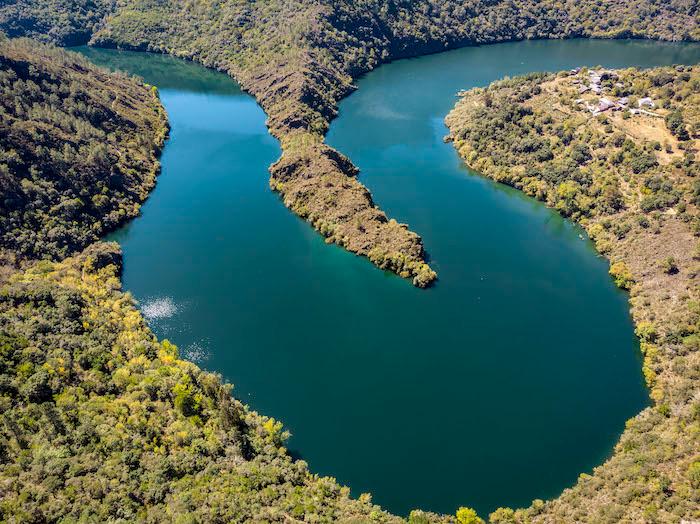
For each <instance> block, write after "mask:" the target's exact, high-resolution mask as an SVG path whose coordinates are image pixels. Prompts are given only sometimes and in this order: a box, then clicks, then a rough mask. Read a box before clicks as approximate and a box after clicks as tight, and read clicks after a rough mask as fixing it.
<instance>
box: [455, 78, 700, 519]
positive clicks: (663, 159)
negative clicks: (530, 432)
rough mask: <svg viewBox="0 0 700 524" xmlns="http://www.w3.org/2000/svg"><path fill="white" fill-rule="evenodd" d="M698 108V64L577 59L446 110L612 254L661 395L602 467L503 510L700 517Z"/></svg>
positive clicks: (473, 145) (562, 515) (502, 177)
mask: <svg viewBox="0 0 700 524" xmlns="http://www.w3.org/2000/svg"><path fill="white" fill-rule="evenodd" d="M698 108H700V67H698V66H694V67H685V66H678V67H662V68H657V69H650V70H637V69H624V70H607V69H602V68H592V69H588V68H576V69H574V70H571V71H563V72H561V73H558V74H531V75H527V76H523V77H517V78H512V79H505V80H501V81H498V82H495V83H493V84H492V85H490V86H489V87H487V88H479V89H473V90H471V91H467V92H466V93H462V95H461V98H460V100H459V102H458V103H457V105H456V107H455V108H454V110H453V111H452V112H451V113H450V114H449V115H448V117H447V119H446V123H447V125H448V127H449V129H450V135H449V136H448V139H449V140H451V141H452V142H453V143H454V146H455V148H456V149H457V151H458V152H459V154H460V156H462V158H463V159H464V160H465V162H466V163H467V165H468V166H470V167H471V168H472V169H474V170H475V171H476V172H478V173H479V174H481V175H483V176H486V177H489V178H492V179H493V180H496V181H498V182H501V183H504V184H508V185H510V186H513V187H516V188H518V189H520V190H522V191H524V192H525V193H527V194H528V195H531V196H533V197H535V198H537V199H539V200H542V201H543V202H545V203H546V204H547V205H548V206H550V207H552V208H554V209H556V210H557V211H559V212H560V213H561V214H562V215H564V216H567V217H570V218H571V219H572V220H574V221H576V222H578V223H579V224H581V225H582V226H583V227H584V228H585V229H586V231H587V232H588V234H589V235H590V237H591V238H592V239H593V241H594V242H595V246H596V248H597V249H598V251H599V252H600V253H602V254H604V255H605V256H606V257H608V258H609V259H610V262H611V265H610V274H611V276H612V278H613V279H614V280H615V283H616V284H617V285H618V286H619V287H621V288H623V289H626V290H629V291H630V304H631V309H632V315H633V317H634V321H635V324H636V333H637V336H638V337H639V339H640V341H641V349H642V353H643V356H644V362H643V372H644V376H645V378H646V382H647V385H648V386H649V388H650V389H651V397H652V400H653V402H654V405H653V406H652V407H650V408H648V409H646V410H644V411H643V412H642V413H641V414H639V415H638V416H637V417H635V418H633V419H631V420H630V421H629V422H628V424H627V429H626V430H625V432H624V434H623V435H622V438H621V440H620V442H619V443H618V445H617V447H616V449H615V453H614V455H613V456H612V457H611V458H610V459H609V460H608V461H607V462H606V463H605V464H603V465H602V466H600V467H599V468H597V469H596V470H595V471H594V473H593V475H581V477H580V479H579V482H578V483H577V484H576V486H575V487H573V488H571V489H568V490H566V491H565V492H564V494H563V495H562V496H561V497H559V498H558V499H555V500H553V501H551V502H547V503H546V504H538V505H537V508H536V511H533V508H535V506H533V508H530V510H528V511H525V512H523V511H520V512H515V513H513V512H512V511H510V510H499V511H497V512H496V514H495V517H493V516H492V520H493V521H494V522H552V521H554V522H578V521H581V520H582V519H585V520H587V521H591V522H613V521H614V522H618V521H627V522H646V521H648V520H649V519H653V520H654V521H658V522H677V521H679V520H680V519H681V518H690V519H693V518H698V516H699V515H698V507H700V506H699V504H698V503H699V501H700V498H699V497H700V491H699V488H700V448H699V447H698V431H700V416H699V415H700V403H699V402H698V398H699V396H700V390H699V389H698V382H697V371H698V369H699V368H700V351H699V350H700V344H699V342H700V287H699V286H698V275H700V240H699V239H698V238H699V236H700V214H699V212H698V204H699V203H700V200H699V198H698V195H700V185H699V183H698V181H697V179H698V175H700V164H699V163H698V161H697V156H696V155H697V154H698V145H699V144H700V140H698V139H700V111H699V110H698Z"/></svg>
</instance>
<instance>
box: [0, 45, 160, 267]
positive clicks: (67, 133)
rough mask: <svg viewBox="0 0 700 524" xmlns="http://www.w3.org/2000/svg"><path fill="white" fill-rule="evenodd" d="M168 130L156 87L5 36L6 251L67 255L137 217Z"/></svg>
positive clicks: (2, 216) (1, 208)
mask: <svg viewBox="0 0 700 524" xmlns="http://www.w3.org/2000/svg"><path fill="white" fill-rule="evenodd" d="M166 134H167V120H166V116H165V111H164V110H163V107H162V106H161V104H160V101H159V100H158V93H157V91H156V90H155V88H149V87H147V86H144V85H142V84H141V83H139V82H137V81H135V80H134V79H132V78H128V77H126V76H124V75H113V74H109V73H107V72H106V71H104V70H101V69H98V68H97V67H95V66H93V65H92V64H90V63H89V62H88V61H87V60H85V59H84V58H82V57H80V56H78V55H76V54H74V53H67V52H65V51H62V50H60V49H56V48H49V47H47V46H45V45H41V44H36V43H33V42H32V41H30V40H7V39H6V40H4V41H0V191H1V192H2V196H3V198H2V200H0V252H2V251H4V252H5V254H6V256H8V257H9V256H10V253H11V254H12V256H15V255H16V256H17V257H19V259H20V260H21V259H33V258H41V257H50V258H54V259H60V258H63V257H65V256H67V255H69V254H71V253H73V252H75V251H76V250H78V249H82V248H84V247H85V246H87V245H88V244H90V243H92V242H94V241H96V240H98V239H99V238H100V237H101V236H102V235H103V234H104V233H105V232H107V231H109V230H111V229H114V228H115V227H116V226H117V225H119V224H121V223H123V222H124V220H126V219H128V218H133V217H134V216H136V215H137V214H138V210H139V204H140V203H141V202H142V201H143V200H144V199H145V198H146V196H147V195H148V192H149V191H150V190H151V189H152V188H153V185H154V184H155V178H156V174H157V172H158V169H159V167H160V166H159V163H158V160H157V156H158V154H159V152H160V149H161V148H162V146H163V142H164V140H165V136H166Z"/></svg>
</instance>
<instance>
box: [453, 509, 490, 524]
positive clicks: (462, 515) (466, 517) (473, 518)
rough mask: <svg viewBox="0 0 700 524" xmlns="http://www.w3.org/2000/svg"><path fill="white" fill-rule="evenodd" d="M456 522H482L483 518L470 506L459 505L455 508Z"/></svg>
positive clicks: (459, 523) (472, 523)
mask: <svg viewBox="0 0 700 524" xmlns="http://www.w3.org/2000/svg"><path fill="white" fill-rule="evenodd" d="M457 522H458V524H484V520H483V519H481V518H479V515H477V514H476V511H474V510H473V509H472V508H465V507H461V508H459V509H458V510H457Z"/></svg>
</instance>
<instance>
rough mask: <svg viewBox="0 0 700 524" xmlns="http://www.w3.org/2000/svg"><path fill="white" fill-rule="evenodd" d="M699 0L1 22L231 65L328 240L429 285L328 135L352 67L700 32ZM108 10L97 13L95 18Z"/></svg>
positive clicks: (402, 233)
mask: <svg viewBox="0 0 700 524" xmlns="http://www.w3.org/2000/svg"><path fill="white" fill-rule="evenodd" d="M696 16H697V14H696V13H695V10H694V8H693V2H691V1H689V0H673V1H671V2H664V3H663V4H658V3H656V2H652V1H650V0H644V1H642V2H639V3H636V4H634V5H632V4H630V3H628V2H625V1H623V0H607V1H606V2H603V3H602V5H601V4H600V2H598V1H595V0H585V1H583V2H573V1H567V2H557V1H553V0H548V1H545V2H537V1H534V0H519V1H517V2H513V1H505V0H498V1H495V2H469V3H467V4H463V3H462V2H460V1H457V0H449V1H447V2H436V1H430V0H419V1H394V0H391V1H389V0H366V1H361V2H355V1H349V0H343V1H341V2H336V1H332V2H331V1H329V0H324V1H321V2H315V1H313V2H312V1H310V0H293V1H290V2H288V1H281V0H256V1H253V2H241V1H239V0H228V1H226V2H217V3H209V2H186V3H181V2H178V1H174V0H164V1H162V2H151V1H144V0H129V1H126V2H118V3H112V2H104V1H99V2H92V1H91V2H80V1H78V0H73V1H72V2H68V3H66V4H65V5H63V6H61V5H55V4H54V3H47V4H45V5H44V4H41V5H36V4H35V3H34V2H31V1H29V0H12V1H11V2H9V3H7V4H6V5H5V6H3V7H0V29H2V30H4V31H6V32H7V33H8V34H9V35H10V36H20V35H29V36H37V37H39V38H43V39H48V40H51V41H54V42H58V43H75V42H76V40H79V39H81V38H82V39H83V40H84V41H87V40H88V38H87V33H86V30H87V29H89V28H93V29H94V32H93V33H92V35H91V38H90V41H91V42H92V43H93V44H95V45H102V46H116V47H124V48H131V49H138V50H147V51H155V52H164V53H171V54H173V55H175V56H179V57H184V58H190V59H194V60H197V61H199V62H201V63H202V64H204V65H206V66H208V67H213V68H216V69H219V70H221V71H224V72H226V73H228V74H230V75H232V76H233V77H235V78H236V80H237V81H238V82H239V83H240V84H241V86H242V87H243V88H244V89H246V90H247V91H249V92H250V93H252V94H253V95H254V96H255V97H256V98H257V99H258V101H259V103H260V105H261V106H262V107H263V109H264V110H265V112H266V113H267V114H268V117H269V120H268V125H269V128H270V132H271V133H272V134H273V135H274V136H276V137H277V138H279V139H280V141H281V143H282V148H283V155H282V158H281V159H280V161H279V162H277V163H275V164H274V165H273V166H272V167H271V187H272V188H273V189H275V190H277V191H279V192H280V194H281V196H282V199H283V201H284V203H285V205H287V206H288V207H289V208H290V209H292V210H293V211H294V212H296V213H297V214H299V215H300V216H302V217H304V218H306V219H307V220H308V221H309V222H310V223H311V224H312V225H313V226H314V227H315V228H316V229H317V230H319V231H320V232H321V233H322V234H323V235H324V236H325V237H326V239H327V240H328V242H334V243H337V244H339V245H342V246H344V247H345V248H346V249H348V250H350V251H352V252H355V253H358V254H361V255H365V256H368V257H369V258H370V260H372V261H373V262H374V263H375V264H377V265H378V266H379V267H381V268H384V269H388V270H392V271H394V272H396V273H399V274H401V275H403V276H406V277H410V278H412V279H413V283H414V284H415V285H417V286H419V287H426V286H428V285H430V283H432V282H433V281H434V280H435V279H436V278H437V274H436V273H435V272H434V271H433V270H432V269H431V268H430V267H429V266H428V264H427V263H426V257H425V253H424V247H423V243H422V240H421V238H420V236H419V235H418V234H416V233H413V232H412V231H410V230H409V229H408V227H404V226H401V225H399V224H397V223H396V222H395V221H391V220H389V219H388V218H387V216H386V214H385V213H384V212H382V211H381V210H380V209H378V208H377V206H376V205H375V204H374V202H373V201H372V198H371V195H370V193H369V191H367V190H366V188H364V186H362V185H361V183H360V182H358V181H357V179H356V178H355V177H356V175H357V169H355V168H354V167H353V166H352V163H351V162H350V161H344V160H343V161H338V160H339V159H341V158H343V157H342V155H341V153H338V152H336V151H332V152H331V151H330V149H331V148H329V147H328V146H326V145H324V144H323V136H324V135H325V133H326V131H327V129H328V123H329V120H330V119H332V118H333V117H334V116H335V115H336V112H337V103H338V101H339V100H340V99H341V98H342V97H344V96H347V95H348V94H349V93H350V92H351V91H352V90H353V84H352V81H353V78H355V77H357V76H358V75H360V74H362V73H364V72H366V71H369V70H371V69H373V68H374V67H376V66H377V65H379V64H381V63H382V62H386V61H389V60H392V59H396V58H402V57H408V56H416V55H420V54H425V53H432V52H437V51H443V50H446V49H450V48H454V47H458V46H464V45H473V44H483V43H493V42H502V41H507V40H521V39H526V38H565V37H569V38H571V37H581V36H594V37H601V38H624V37H637V38H655V39H662V40H698V39H699V38H700V29H698V24H697V19H696ZM96 20H99V21H96Z"/></svg>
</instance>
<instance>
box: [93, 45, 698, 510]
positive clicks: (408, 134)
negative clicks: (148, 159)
mask: <svg viewBox="0 0 700 524" xmlns="http://www.w3.org/2000/svg"><path fill="white" fill-rule="evenodd" d="M84 52H85V53H86V54H87V55H88V56H90V57H91V58H92V59H93V60H95V61H97V62H99V63H102V64H105V65H109V66H112V67H118V68H121V69H127V70H129V71H132V72H135V73H138V74H140V75H142V76H143V77H144V78H145V79H146V80H147V81H148V82H150V83H153V84H155V85H157V86H159V87H160V90H161V96H162V99H163V102H164V104H165V106H166V108H167V110H168V113H169V116H170V120H171V124H172V135H171V139H170V141H169V142H168V144H167V146H166V149H165V151H164V154H163V158H162V163H163V172H162V175H161V178H160V180H159V182H158V186H157V188H156V190H155V191H154V192H153V196H152V197H151V198H150V199H149V200H148V202H147V203H146V205H144V207H143V216H142V217H141V218H139V219H137V220H135V221H134V222H132V223H131V224H130V225H128V226H127V227H125V228H124V229H123V230H122V231H120V232H118V233H117V234H116V235H115V238H116V239H118V240H119V241H120V242H121V243H122V245H123V247H124V252H125V273H124V282H125V286H126V288H127V289H129V290H130V291H132V292H133V294H134V295H135V296H136V297H137V299H138V300H139V301H140V302H141V305H142V308H143V309H144V311H145V313H146V314H147V316H148V317H149V318H150V320H151V325H152V326H153V328H154V330H155V331H156V333H157V334H158V335H159V336H161V337H167V338H170V339H171V340H173V341H174V342H176V343H177V344H178V345H179V346H180V347H181V349H182V352H183V354H184V355H185V356H186V357H188V358H191V359H192V360H195V361H197V362H198V363H200V364H201V365H202V366H203V367H205V368H207V369H210V370H215V371H218V372H220V373H222V374H223V376H224V377H225V378H226V379H227V380H229V381H231V382H233V383H234V384H235V385H236V388H235V394H236V395H237V396H238V397H240V398H242V399H243V400H244V401H246V402H248V403H249V404H250V406H251V407H253V408H254V409H256V410H259V411H261V412H262V413H265V414H267V415H271V416H274V417H277V418H279V419H281V420H282V421H283V422H284V423H285V425H286V426H287V428H288V429H290V430H291V432H292V433H293V437H292V439H291V440H290V442H289V445H290V448H291V449H292V451H293V452H294V453H295V454H298V455H300V456H301V457H303V458H304V459H305V460H306V461H308V462H309V464H310V467H311V469H312V471H314V472H316V473H319V474H323V475H332V476H335V477H336V478H337V479H338V480H339V481H340V482H341V483H344V484H347V485H349V486H350V487H351V488H352V490H353V493H355V494H359V493H361V492H366V491H369V492H371V493H372V494H373V497H374V500H375V501H376V502H377V503H380V504H382V505H383V506H385V507H386V508H388V509H389V510H391V511H394V512H397V513H399V514H406V513H407V512H408V511H409V510H410V509H411V508H416V507H420V508H424V509H428V510H434V511H441V512H450V513H451V512H453V511H454V510H455V509H456V507H457V506H459V505H467V506H473V507H475V508H476V509H477V510H478V511H479V512H480V513H482V514H483V515H485V514H486V513H487V512H488V511H491V510H493V509H494V508H495V507H497V506H499V505H509V506H519V505H525V504H528V503H529V502H530V500H531V499H533V498H535V497H540V498H547V497H552V496H555V495H557V494H558V493H559V492H560V491H561V490H562V489H563V488H565V487H567V486H569V485H571V484H572V483H573V482H575V480H576V477H577V475H578V474H579V473H580V472H582V471H590V470H591V468H592V467H593V466H595V465H597V464H599V463H600V462H602V461H603V460H604V459H605V457H606V456H607V455H608V454H609V453H610V451H611V449H612V446H613V444H614V442H615V441H616V439H617V438H618V436H619V434H620V432H621V431H622V429H623V427H624V422H625V420H626V419H627V418H629V417H631V416H633V415H634V414H635V413H637V412H638V411H640V410H641V409H642V408H643V407H644V406H645V405H646V403H647V395H646V391H645V389H644V386H643V381H642V377H641V373H640V358H639V354H638V345H637V342H636V340H635V338H634V335H633V329H632V324H631V321H630V318H629V315H628V308H627V302H626V300H627V299H626V296H625V295H624V294H623V293H621V292H619V291H618V290H616V289H615V288H614V286H613V284H612V283H611V281H610V279H609V278H608V275H607V264H606V262H605V261H604V260H603V259H601V258H599V257H597V256H596V254H595V252H594V251H593V249H592V247H591V245H590V242H589V241H588V240H585V239H583V238H582V237H581V231H579V229H577V228H576V227H574V226H572V225H571V224H569V223H567V222H566V221H564V220H562V219H561V218H559V217H558V216H557V215H556V214H555V213H553V212H551V211H549V210H547V209H545V208H544V207H543V206H542V205H541V204H539V203H537V202H535V201H533V200H531V199H529V198H526V197H524V196H522V195H521V194H519V193H518V192H516V191H512V190H510V189H507V188H504V187H502V186H498V185H496V184H493V183H491V182H489V181H486V180H484V179H482V178H480V177H478V176H476V175H474V174H473V173H470V172H469V171H468V170H467V169H465V168H464V166H463V165H462V164H461V162H460V161H459V159H458V157H457V155H456V153H455V152H454V151H453V149H452V147H451V146H449V145H447V144H443V143H442V137H443V136H444V135H445V134H446V129H445V127H444V125H443V123H442V120H443V118H444V116H445V114H446V113H447V112H448V111H449V110H450V108H451V107H452V105H453V103H454V101H455V99H454V96H453V95H454V93H455V92H456V91H458V90H460V89H463V88H469V87H472V86H475V85H484V84H487V83H488V82H490V81H491V80H494V79H496V78H500V77H502V76H504V75H513V74H517V73H522V72H527V71H536V70H557V69H561V68H568V67H572V66H575V65H583V64H591V65H594V64H603V65H608V66H625V65H642V66H651V65H657V64H671V63H690V62H697V61H699V60H700V47H698V46H693V47H690V46H680V45H667V44H666V45H665V44H658V43H645V42H615V41H601V42H589V41H565V42H561V41H554V42H522V43H515V44H501V45H496V46H489V47H480V48H468V49H463V50H458V51H453V52H449V53H444V54H441V55H434V56H430V57H424V58H420V59H413V60H404V61H399V62H396V63H393V64H389V65H386V66H383V67H381V68H379V69H378V70H376V71H375V72H373V73H371V74H369V75H367V76H366V77H365V78H363V79H361V80H360V81H359V82H358V85H359V88H360V89H359V90H358V91H357V92H356V93H355V94H353V95H352V96H351V97H349V98H348V99H347V100H345V101H344V102H343V104H342V106H341V112H340V117H339V118H338V120H337V121H335V122H334V123H333V125H332V128H331V133H330V135H329V137H328V141H329V142H330V143H331V144H332V145H334V146H336V147H338V148H339V149H340V150H341V151H343V152H344V153H346V154H349V156H350V157H351V159H352V160H353V161H354V162H355V163H356V164H357V165H358V166H359V167H360V168H361V169H362V174H361V180H362V181H363V182H364V183H365V184H366V185H367V186H368V187H369V188H370V189H371V191H372V192H373V194H374V196H375V199H376V201H377V202H378V204H379V205H380V206H381V207H382V208H384V209H385V210H386V211H387V212H388V214H389V215H390V216H392V217H395V218H397V219H398V220H400V221H406V222H408V223H409V224H410V225H411V228H412V229H414V230H415V231H417V232H419V233H420V234H421V235H422V236H423V238H424V240H425V245H426V248H427V250H428V251H429V252H430V255H431V257H432V261H431V263H432V265H433V267H434V268H435V269H436V270H437V271H438V273H439V275H440V281H439V283H438V285H437V286H436V287H435V288H433V289H430V290H427V291H421V290H418V289H415V288H413V287H412V286H410V285H409V284H408V283H407V282H406V281H403V280H401V279H399V278H398V277H395V276H393V275H388V274H385V273H383V272H381V271H379V270H377V269H375V268H374V267H373V266H372V265H370V264H369V263H368V262H367V261H366V260H364V259H361V258H357V257H355V256H353V255H350V254H348V253H346V252H344V251H343V250H341V249H339V248H337V247H334V246H327V245H325V244H324V243H323V241H322V240H321V239H320V237H319V236H318V235H317V234H316V233H314V232H313V231H312V230H311V229H310V227H309V226H308V225H306V224H305V223H304V222H302V221H300V220H299V219H297V218H296V217H294V216H293V215H292V214H290V213H289V212H288V211H287V210H286V209H285V208H284V207H283V206H282V205H281V203H280V202H279V201H278V198H277V196H276V195H274V194H273V193H271V192H270V191H269V189H268V186H267V176H268V175H267V166H268V165H269V164H270V163H271V162H273V161H274V160H275V159H276V158H277V156H278V155H279V147H278V144H277V142H276V141H275V140H274V139H272V138H271V137H270V136H269V135H268V134H267V132H266V130H265V126H264V120H265V115H264V114H263V112H262V111H261V109H260V108H259V107H258V106H257V105H256V104H255V102H254V101H253V99H252V98H250V97H249V96H248V95H245V94H243V93H241V92H240V91H239V90H238V89H237V87H236V86H235V84H234V83H233V82H231V81H229V80H228V79H227V78H225V77H224V76H222V75H219V74H216V73H212V72H209V71H206V70H204V69H202V68H200V67H198V66H196V65H194V64H189V63H184V62H181V61H178V60H175V59H171V58H167V57H159V56H149V55H143V54H134V53H117V52H114V51H98V50H85V51H84Z"/></svg>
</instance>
